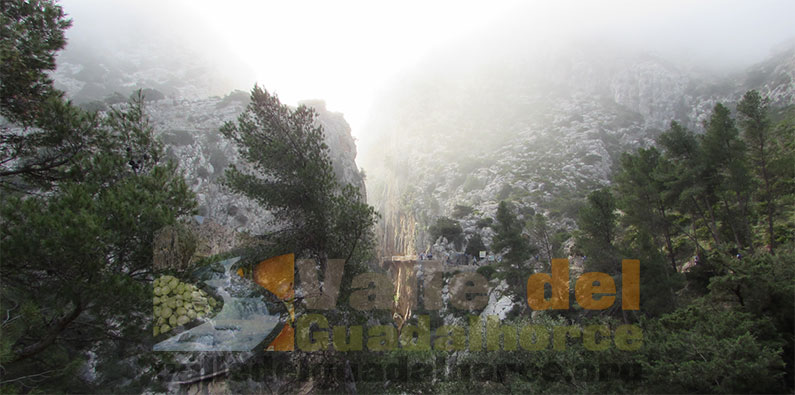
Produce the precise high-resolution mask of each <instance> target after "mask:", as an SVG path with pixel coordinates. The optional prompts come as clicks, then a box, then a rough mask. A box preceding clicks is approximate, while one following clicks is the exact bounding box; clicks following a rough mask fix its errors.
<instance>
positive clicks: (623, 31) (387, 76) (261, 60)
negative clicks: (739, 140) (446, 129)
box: [61, 0, 795, 136]
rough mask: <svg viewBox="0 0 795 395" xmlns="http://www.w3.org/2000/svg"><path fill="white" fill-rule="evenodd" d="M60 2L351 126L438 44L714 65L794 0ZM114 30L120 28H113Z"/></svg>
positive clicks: (753, 51)
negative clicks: (500, 42) (540, 48)
mask: <svg viewBox="0 0 795 395" xmlns="http://www.w3.org/2000/svg"><path fill="white" fill-rule="evenodd" d="M163 3H165V4H163ZM61 4H62V5H63V6H64V8H65V10H66V12H67V13H68V14H70V16H71V17H72V18H73V20H74V27H73V28H72V31H71V32H70V33H69V37H70V40H71V42H72V43H75V42H84V43H86V42H87V43H90V42H91V40H97V41H100V40H102V41H104V42H105V45H108V43H110V45H117V46H120V47H122V48H123V47H124V45H135V37H137V34H136V33H137V32H140V31H141V30H144V29H151V30H152V31H156V32H157V34H158V35H159V36H160V37H161V38H162V40H164V42H167V43H171V44H170V45H177V46H180V47H183V48H190V49H191V50H193V51H195V52H197V53H202V54H203V55H205V56H206V59H213V58H217V59H218V60H219V64H221V65H224V64H226V65H229V64H234V65H235V67H230V68H229V69H232V70H234V72H233V74H235V75H233V76H230V78H231V79H232V80H233V81H234V82H233V85H234V86H233V87H234V88H238V89H243V90H249V89H250V88H251V87H252V86H253V84H254V83H255V82H258V83H259V84H260V85H262V86H264V87H265V88H267V89H268V90H270V91H275V92H276V93H277V94H278V95H279V97H280V98H281V99H282V101H283V102H285V103H288V104H295V103H296V102H297V101H298V100H301V99H310V98H320V99H324V100H325V101H326V102H327V106H328V108H329V109H330V110H332V111H339V112H343V113H344V114H345V117H346V119H347V120H348V122H349V123H350V124H351V126H352V128H353V134H354V136H357V135H359V133H361V132H362V131H361V130H362V126H363V125H364V124H365V123H366V120H367V115H368V110H369V108H370V106H371V104H372V101H373V99H374V98H375V97H377V96H378V95H379V94H380V92H382V91H383V90H384V89H385V88H386V87H389V86H391V85H394V84H399V80H398V76H399V75H400V74H399V73H400V72H401V71H403V70H406V69H411V68H412V67H414V66H416V65H417V64H418V63H419V62H420V61H421V60H422V59H424V58H426V57H428V56H432V55H433V53H435V52H437V51H439V49H441V48H445V46H447V45H450V44H456V45H460V44H461V43H462V42H463V43H465V42H466V40H473V39H476V38H478V37H481V36H484V35H487V36H492V37H499V36H500V34H505V35H507V36H511V35H518V36H532V37H535V39H536V40H540V41H543V42H545V43H546V44H549V45H555V43H557V42H564V41H566V40H568V39H581V38H584V39H589V40H606V41H612V42H616V43H618V44H621V45H627V46H630V47H632V48H635V49H642V50H644V51H647V52H652V53H655V54H658V55H660V56H663V57H665V58H668V59H671V60H673V61H675V62H678V63H682V62H684V63H686V65H687V66H700V67H706V68H712V69H715V70H717V71H720V72H727V71H731V70H736V69H739V68H741V67H746V66H749V65H751V64H753V63H755V62H758V61H760V60H763V59H764V58H765V57H766V56H768V55H769V54H770V53H771V49H772V48H773V47H774V46H775V45H777V44H781V43H783V42H786V41H788V40H792V39H793V38H795V27H793V26H794V24H793V23H792V20H793V16H795V1H793V0H777V1H773V0H770V1H733V0H710V1H672V0H667V1H654V2H651V1H610V2H607V1H581V2H578V1H554V2H553V1H547V2H519V1H481V2H472V1H415V0H410V1H399V2H398V1H392V2H381V1H322V0H317V1H278V2H276V1H241V0H226V1H211V0H171V1H152V0H147V1H134V2H132V1H111V0H108V1H101V2H100V1H96V0H94V1H89V0H65V1H62V2H61ZM120 31H124V32H125V33H124V34H125V35H126V37H125V38H124V39H123V40H122V39H118V40H117V39H116V35H118V34H119V32H120ZM495 35H496V36H495ZM221 58H222V59H221ZM231 88H232V87H230V89H231Z"/></svg>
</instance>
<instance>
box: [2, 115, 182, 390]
mask: <svg viewBox="0 0 795 395" xmlns="http://www.w3.org/2000/svg"><path fill="white" fill-rule="evenodd" d="M142 117H143V111H142V108H141V102H140V101H137V102H134V103H132V104H131V106H130V107H129V108H128V109H127V110H125V111H121V110H115V111H114V112H112V113H111V114H109V115H108V116H107V117H106V118H103V119H102V120H101V123H100V125H99V127H98V128H97V129H95V130H93V131H92V132H93V133H94V134H95V136H94V138H95V139H96V140H95V141H96V142H97V148H96V152H92V153H90V154H86V155H83V156H81V157H80V160H79V162H77V163H75V164H74V165H73V166H70V168H69V169H68V171H67V173H68V174H71V175H72V176H71V179H69V180H67V181H63V182H60V183H58V184H57V186H56V188H55V192H54V193H52V194H50V195H45V196H41V195H32V196H19V195H17V194H8V195H6V196H5V197H4V198H3V200H2V202H1V203H2V206H1V207H0V209H1V210H2V217H3V219H4V221H3V222H2V228H0V229H1V230H2V244H3V251H2V255H3V256H2V258H3V262H4V263H3V265H2V267H0V276H2V278H3V280H4V286H3V291H2V297H3V298H2V307H3V311H9V313H12V312H13V313H14V314H17V313H16V312H18V314H22V315H17V316H16V317H15V318H18V319H16V320H14V321H13V323H11V324H9V325H7V326H5V325H4V329H3V331H4V336H3V338H4V339H3V342H4V345H5V349H6V350H8V353H7V354H6V355H5V356H4V357H3V359H4V361H6V362H7V363H4V364H3V368H4V370H5V371H6V374H8V377H27V376H30V375H31V374H33V373H35V372H41V371H48V372H51V374H50V375H48V379H47V380H41V381H40V380H38V378H37V377H36V376H31V377H30V378H28V379H24V380H21V382H22V383H24V384H25V385H32V384H33V383H35V384H36V385H38V388H53V389H54V388H81V387H69V386H70V385H72V384H74V383H72V384H70V383H71V382H72V379H65V377H69V376H68V375H70V374H72V373H70V371H67V370H61V368H60V367H58V366H57V363H58V362H57V361H58V360H59V358H60V357H59V356H60V355H64V356H65V355H75V356H83V357H87V354H86V353H87V352H88V351H89V348H88V346H89V345H91V346H92V348H91V349H92V350H94V352H95V353H97V354H98V356H97V358H99V360H100V361H102V360H104V359H105V358H118V353H119V352H121V353H123V354H124V355H126V356H128V357H133V356H134V355H136V354H137V353H141V352H146V351H147V346H146V341H148V336H147V335H148V331H146V332H143V333H142V331H141V330H142V328H146V327H148V325H150V323H149V321H148V320H146V319H145V318H144V317H145V316H146V315H148V314H145V313H146V312H148V311H149V309H148V305H149V304H150V303H151V286H150V285H149V282H148V281H147V278H148V276H149V275H150V274H151V272H152V251H153V249H152V246H153V239H154V235H155V233H156V231H157V230H158V229H160V228H162V227H164V226H167V225H171V224H174V223H175V221H176V218H177V217H179V216H181V215H186V214H189V213H191V212H192V210H193V209H194V207H195V201H194V200H193V194H192V192H191V191H190V190H189V189H188V186H187V185H186V184H185V181H184V179H183V178H182V175H181V174H180V172H178V171H177V170H176V166H175V165H174V164H173V163H165V164H164V163H160V161H159V158H160V157H162V147H161V146H160V144H159V143H158V142H157V141H156V140H155V139H154V136H153V134H152V130H151V128H149V127H148V125H147V124H146V121H145V119H144V118H142ZM20 306H30V307H31V308H32V309H33V310H31V311H35V313H29V314H27V315H26V313H24V311H23V310H19V309H17V308H19V307H20ZM41 355H47V356H48V358H45V359H42V358H41V357H40V356H41ZM100 366H102V365H101V364H100ZM128 373H132V372H128ZM101 374H102V371H100V375H101ZM65 375H66V376H65ZM130 378H131V377H126V378H123V379H122V380H127V379H130ZM103 380H104V379H103V378H102V377H100V378H99V379H98V382H99V383H103V384H109V383H107V382H104V381H103ZM64 385H65V386H66V387H61V386H64ZM75 385H76V384H75ZM51 386H53V387H51Z"/></svg>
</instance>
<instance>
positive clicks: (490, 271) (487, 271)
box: [477, 265, 497, 280]
mask: <svg viewBox="0 0 795 395" xmlns="http://www.w3.org/2000/svg"><path fill="white" fill-rule="evenodd" d="M496 271H497V270H496V269H494V266H491V265H487V266H481V267H479V268H478V270H477V273H478V274H480V275H481V276H483V277H486V279H489V280H491V276H493V275H494V273H495V272H496Z"/></svg>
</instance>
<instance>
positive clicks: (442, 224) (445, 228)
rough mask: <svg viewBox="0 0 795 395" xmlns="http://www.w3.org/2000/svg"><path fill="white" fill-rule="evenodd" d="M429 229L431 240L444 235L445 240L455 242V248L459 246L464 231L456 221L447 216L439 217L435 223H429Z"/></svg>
mask: <svg viewBox="0 0 795 395" xmlns="http://www.w3.org/2000/svg"><path fill="white" fill-rule="evenodd" d="M429 231H430V233H431V237H432V238H433V240H436V239H438V238H439V237H444V238H445V239H447V241H452V242H455V244H456V248H458V247H459V246H460V244H461V239H462V236H463V233H464V230H463V229H462V228H461V224H459V223H458V221H456V220H454V219H450V218H447V217H439V218H438V219H436V223H435V224H433V225H431V228H430V229H429Z"/></svg>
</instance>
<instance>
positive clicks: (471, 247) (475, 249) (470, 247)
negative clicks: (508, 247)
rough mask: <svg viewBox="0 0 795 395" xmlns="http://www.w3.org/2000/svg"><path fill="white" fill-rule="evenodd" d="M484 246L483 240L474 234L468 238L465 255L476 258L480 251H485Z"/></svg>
mask: <svg viewBox="0 0 795 395" xmlns="http://www.w3.org/2000/svg"><path fill="white" fill-rule="evenodd" d="M486 250H487V248H486V245H485V244H483V239H482V238H481V237H480V235H479V234H474V235H472V237H470V238H469V241H468V242H467V249H466V251H465V252H466V253H467V254H469V255H472V256H478V254H479V253H480V251H486Z"/></svg>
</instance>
